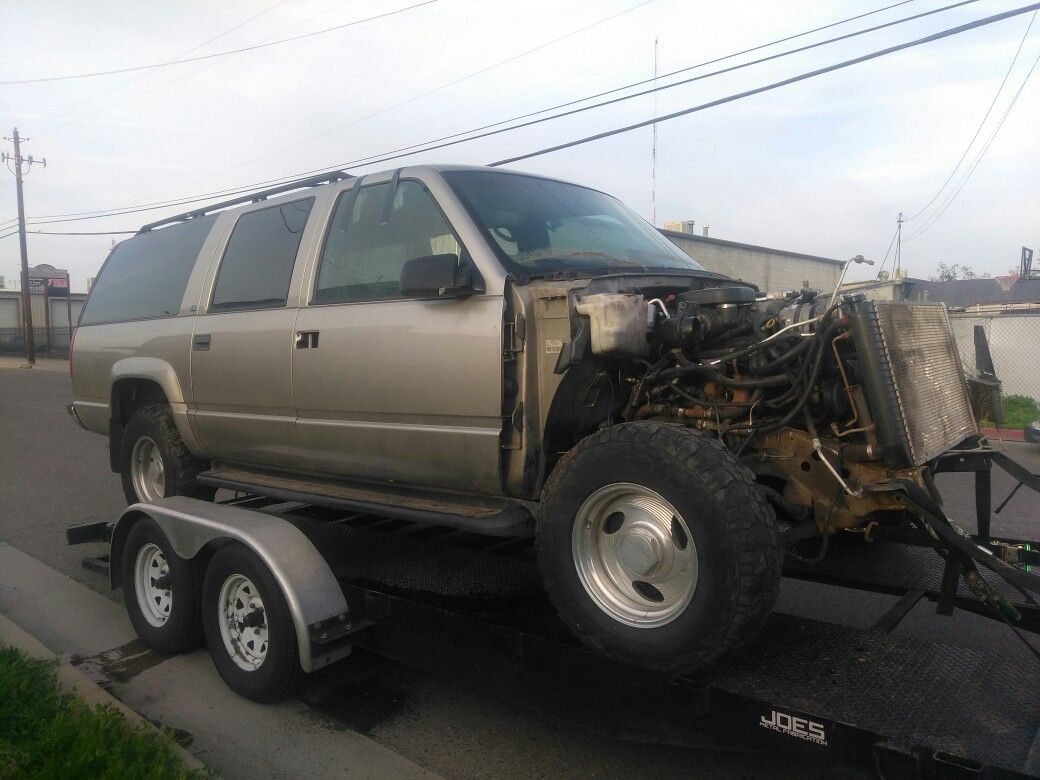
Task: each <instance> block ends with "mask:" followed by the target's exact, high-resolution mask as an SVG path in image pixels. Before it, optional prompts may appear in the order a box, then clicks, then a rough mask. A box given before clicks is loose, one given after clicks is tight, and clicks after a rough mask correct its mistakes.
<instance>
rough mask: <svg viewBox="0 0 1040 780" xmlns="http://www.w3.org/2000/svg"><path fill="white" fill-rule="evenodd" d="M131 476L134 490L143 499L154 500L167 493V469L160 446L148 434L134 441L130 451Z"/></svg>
mask: <svg viewBox="0 0 1040 780" xmlns="http://www.w3.org/2000/svg"><path fill="white" fill-rule="evenodd" d="M130 478H131V480H132V481H133V483H134V492H135V493H136V494H137V497H138V498H139V499H140V500H142V501H154V500H156V499H157V498H162V497H163V496H165V495H166V470H165V467H164V466H163V460H162V453H160V452H159V446H158V445H157V444H156V443H155V442H154V441H153V440H152V439H150V438H148V437H147V436H142V437H141V438H140V439H138V440H137V441H136V442H134V448H133V450H131V451H130Z"/></svg>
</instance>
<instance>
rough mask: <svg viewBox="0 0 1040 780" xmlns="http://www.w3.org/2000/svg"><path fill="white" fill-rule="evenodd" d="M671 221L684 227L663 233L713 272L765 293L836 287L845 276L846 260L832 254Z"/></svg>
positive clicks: (691, 223) (666, 229)
mask: <svg viewBox="0 0 1040 780" xmlns="http://www.w3.org/2000/svg"><path fill="white" fill-rule="evenodd" d="M667 224H668V225H669V226H670V227H679V228H681V229H680V230H671V229H669V228H665V229H664V230H662V231H661V233H662V234H664V235H665V236H666V237H667V238H668V239H669V240H671V241H672V243H674V244H675V245H676V246H678V247H679V248H680V249H681V250H683V251H684V252H685V253H686V254H688V255H689V256H690V257H692V258H693V259H694V260H696V261H697V262H698V263H700V264H701V265H702V266H704V267H705V268H707V269H708V270H709V271H715V272H716V273H720V274H726V275H727V276H732V277H733V278H734V279H740V280H742V281H745V282H751V283H752V284H756V285H758V288H759V289H760V290H762V291H763V292H774V291H778V290H800V289H802V288H803V287H810V288H812V289H815V290H833V289H834V286H835V285H836V284H837V283H838V278H839V277H840V276H841V266H842V261H841V260H835V259H834V258H831V257H819V256H817V255H807V254H803V253H801V252H791V251H788V250H786V249H771V248H769V247H764V246H755V245H754V244H742V243H739V242H737V241H725V240H723V239H719V238H709V237H708V236H706V235H703V234H702V235H697V234H696V233H695V232H694V225H693V222H692V221H690V220H687V221H684V222H678V223H667Z"/></svg>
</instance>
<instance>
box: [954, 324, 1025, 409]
mask: <svg viewBox="0 0 1040 780" xmlns="http://www.w3.org/2000/svg"><path fill="white" fill-rule="evenodd" d="M950 323H951V325H952V326H953V335H954V337H955V338H956V339H957V349H958V350H959V351H960V355H961V362H962V363H963V365H964V373H965V375H966V376H968V377H978V376H979V370H978V365H979V364H978V363H977V360H976V358H977V356H976V354H975V326H977V325H978V326H981V328H982V330H983V332H984V333H985V334H986V340H987V342H988V343H989V351H990V355H991V356H992V358H993V370H994V374H995V375H996V378H997V380H999V382H1000V393H1001V396H1002V397H1001V404H1000V407H999V408H993V404H992V403H990V402H988V401H987V400H986V396H985V394H984V393H983V394H982V397H981V399H980V397H979V395H976V394H974V393H973V402H974V403H975V405H976V414H977V415H978V416H979V418H980V420H983V421H985V422H991V423H997V424H1002V425H1003V426H1004V427H1007V428H1018V429H1020V428H1023V427H1024V426H1026V425H1028V424H1029V423H1030V422H1032V421H1033V420H1035V419H1037V417H1038V414H1037V407H1038V402H1040V316H1038V315H1037V314H997V313H994V314H983V313H968V312H951V313H950ZM998 417H1002V418H1003V419H1002V420H1001V419H998Z"/></svg>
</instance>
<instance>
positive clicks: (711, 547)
mask: <svg viewBox="0 0 1040 780" xmlns="http://www.w3.org/2000/svg"><path fill="white" fill-rule="evenodd" d="M537 549H538V561H539V566H540V567H541V571H542V576H543V579H544V582H545V585H546V589H547V590H548V592H549V596H550V597H551V599H552V601H553V603H554V604H555V606H556V609H557V611H558V612H559V614H560V616H561V617H562V618H563V620H564V622H565V623H567V625H568V626H569V627H570V628H571V630H572V631H573V632H574V633H575V634H576V635H577V636H578V637H579V638H580V639H581V640H582V641H583V642H585V644H587V645H589V646H590V647H592V648H594V649H596V650H599V651H600V652H603V653H605V654H607V655H611V656H615V657H618V658H621V659H624V660H626V661H630V662H633V663H638V664H642V665H645V666H651V667H654V668H658V669H663V670H666V671H670V672H671V671H675V672H693V671H698V670H701V669H704V668H706V667H708V666H710V665H712V664H713V663H715V662H716V661H717V660H719V659H720V658H721V657H723V656H724V655H726V654H728V653H733V652H736V651H738V650H740V649H741V648H743V647H745V646H746V645H747V644H748V643H749V642H750V641H751V640H752V639H753V638H754V636H755V635H756V634H757V633H758V632H759V630H760V629H761V628H762V626H763V625H764V623H765V621H766V619H767V617H768V616H769V613H770V612H771V611H772V608H773V605H774V604H775V602H776V597H777V592H778V590H779V583H780V566H781V562H782V553H781V549H780V546H779V542H778V539H777V533H776V525H775V517H774V514H773V510H772V508H771V507H770V506H769V504H768V503H767V502H766V500H765V499H764V498H763V497H762V495H761V493H760V492H759V491H758V490H757V488H756V487H755V482H754V479H753V477H752V476H751V473H750V472H749V471H748V470H747V469H745V468H743V467H742V466H740V465H739V464H738V463H737V462H736V461H735V459H734V458H733V456H732V455H731V454H730V452H729V450H727V449H726V448H725V447H724V446H723V445H721V444H720V443H719V442H717V441H716V440H714V439H709V438H707V437H704V436H700V435H697V434H695V433H692V432H690V431H688V430H685V429H683V428H681V427H679V426H677V425H672V424H666V423H658V422H650V421H647V422H634V423H626V424H623V425H617V426H612V427H610V428H607V429H605V430H603V431H600V432H599V433H597V434H594V435H592V436H590V437H588V438H587V439H585V440H583V441H581V442H580V443H579V444H578V445H577V446H576V447H575V448H574V449H573V450H571V451H570V452H569V453H567V454H566V455H565V456H564V457H563V458H562V459H561V460H560V462H559V464H558V465H557V466H556V468H555V469H554V470H553V472H552V474H551V476H550V477H549V480H548V482H547V483H546V486H545V490H544V492H543V498H542V504H541V515H540V517H539V523H538V536H537Z"/></svg>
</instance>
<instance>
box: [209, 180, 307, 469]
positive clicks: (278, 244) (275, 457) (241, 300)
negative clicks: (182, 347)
mask: <svg viewBox="0 0 1040 780" xmlns="http://www.w3.org/2000/svg"><path fill="white" fill-rule="evenodd" d="M313 205H314V198H313V197H309V198H300V199H298V200H292V201H287V202H283V203H278V204H276V205H273V206H264V207H260V208H256V209H253V210H250V211H246V212H244V213H242V214H241V215H240V216H239V217H238V219H237V221H236V223H235V226H234V228H233V230H232V232H231V237H230V239H229V240H228V243H227V246H226V247H225V249H224V253H223V257H222V258H221V259H220V262H219V264H218V266H217V268H216V270H215V273H214V274H213V282H212V283H211V285H210V293H209V296H208V299H207V301H206V303H205V304H204V311H203V312H202V313H201V314H200V316H199V317H198V318H197V319H196V321H195V330H194V333H193V334H192V345H191V378H192V395H193V400H194V404H195V426H196V431H197V433H198V436H199V439H200V440H201V442H202V444H203V447H204V448H205V450H206V452H207V453H208V454H210V455H212V456H214V457H218V458H222V459H224V460H228V461H232V462H239V463H246V464H255V465H266V466H290V465H292V464H293V454H292V453H293V443H294V439H295V424H294V423H295V409H294V406H293V389H292V346H293V328H294V325H295V320H296V315H297V312H298V310H299V309H298V305H299V300H298V297H297V295H298V294H297V292H296V288H295V287H294V286H293V285H294V272H295V271H296V269H297V265H298V264H297V256H298V255H301V254H303V253H305V252H306V246H307V243H308V242H307V240H306V239H307V230H306V228H307V223H308V217H309V216H310V212H311V209H312V207H313ZM299 265H303V264H302V263H301V264H299Z"/></svg>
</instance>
